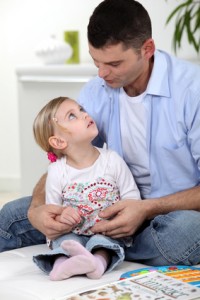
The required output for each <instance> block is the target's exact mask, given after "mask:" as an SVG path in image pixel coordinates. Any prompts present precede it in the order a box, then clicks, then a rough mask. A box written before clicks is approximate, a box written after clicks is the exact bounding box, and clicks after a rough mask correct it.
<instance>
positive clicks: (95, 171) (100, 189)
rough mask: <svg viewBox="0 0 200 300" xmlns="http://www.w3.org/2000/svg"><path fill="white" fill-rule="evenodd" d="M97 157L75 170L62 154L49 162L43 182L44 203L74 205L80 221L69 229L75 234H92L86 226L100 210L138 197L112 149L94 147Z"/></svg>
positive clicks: (121, 161)
mask: <svg viewBox="0 0 200 300" xmlns="http://www.w3.org/2000/svg"><path fill="white" fill-rule="evenodd" d="M97 149H98V151H99V152H100V155H99V157H98V159H97V160H96V161H95V163H94V164H93V165H92V166H90V167H89V168H84V169H80V170H79V169H75V168H73V167H71V166H69V165H68V164H67V159H66V157H62V158H61V159H58V160H57V161H56V162H54V163H51V164H50V165H49V168H48V176H47V181H46V203H48V204H58V205H63V206H72V207H74V208H77V209H78V210H79V212H80V214H81V216H82V221H81V223H80V224H78V226H76V227H75V228H74V229H73V232H74V233H76V234H84V235H92V234H93V233H92V231H91V230H90V228H91V227H92V226H93V225H94V224H95V223H96V222H98V221H100V218H99V216H98V213H99V211H100V210H103V209H104V208H106V207H108V206H110V205H112V204H114V203H115V202H117V201H119V200H121V199H140V193H139V190H138V188H137V186H136V183H135V180H134V178H133V176H132V174H131V172H130V170H129V168H128V166H127V165H126V163H125V162H124V160H123V159H122V158H121V157H120V156H119V155H118V154H117V153H116V152H114V151H112V150H107V149H102V148H97Z"/></svg>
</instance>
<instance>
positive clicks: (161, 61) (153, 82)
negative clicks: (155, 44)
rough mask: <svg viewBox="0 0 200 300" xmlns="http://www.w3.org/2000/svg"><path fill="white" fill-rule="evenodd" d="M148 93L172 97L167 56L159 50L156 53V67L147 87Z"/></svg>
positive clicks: (154, 66)
mask: <svg viewBox="0 0 200 300" xmlns="http://www.w3.org/2000/svg"><path fill="white" fill-rule="evenodd" d="M147 93H148V94H151V95H156V96H163V97H170V89H169V80H168V65H167V60H166V55H165V54H164V52H162V51H159V50H156V51H155V53H154V65H153V69H152V73H151V76H150V79H149V83H148V85H147Z"/></svg>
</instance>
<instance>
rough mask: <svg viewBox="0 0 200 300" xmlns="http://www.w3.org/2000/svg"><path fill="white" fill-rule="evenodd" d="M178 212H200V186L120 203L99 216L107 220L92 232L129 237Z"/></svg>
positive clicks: (96, 226)
mask: <svg viewBox="0 0 200 300" xmlns="http://www.w3.org/2000/svg"><path fill="white" fill-rule="evenodd" d="M177 210H196V211H200V187H199V186H198V187H194V188H191V189H188V190H185V191H181V192H178V193H175V194H171V195H168V196H164V197H161V198H155V199H146V200H142V201H139V200H130V199H129V200H122V201H119V202H117V203H115V204H114V205H112V206H110V207H108V208H106V209H105V210H104V211H102V212H101V213H100V214H99V216H100V217H101V218H104V219H105V220H103V221H101V222H99V223H97V224H95V226H94V227H93V228H92V231H93V232H94V233H98V232H99V233H105V234H106V235H108V236H111V237H113V238H120V237H124V236H129V235H132V234H134V233H135V232H136V231H137V230H138V228H139V227H140V226H141V225H142V224H143V223H144V222H145V221H146V220H150V219H152V218H153V217H155V216H157V215H161V214H166V213H169V212H171V211H177ZM110 218H112V219H111V220H108V219H110Z"/></svg>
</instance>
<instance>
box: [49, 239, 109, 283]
mask: <svg viewBox="0 0 200 300" xmlns="http://www.w3.org/2000/svg"><path fill="white" fill-rule="evenodd" d="M61 247H62V248H63V249H64V250H65V251H66V253H67V255H69V256H70V258H65V259H63V257H60V258H59V261H56V265H55V267H53V270H52V271H51V273H50V278H51V280H63V279H67V278H69V277H72V276H74V275H80V274H86V275H87V276H88V277H89V278H91V279H98V278H100V277H101V276H102V274H103V273H104V272H105V270H106V268H107V265H108V263H109V254H108V252H107V251H105V250H104V249H99V250H97V251H96V253H95V254H94V255H93V254H92V253H90V252H89V251H88V250H86V249H85V247H84V246H82V245H81V244H80V243H79V242H77V241H73V240H67V241H63V242H62V244H61Z"/></svg>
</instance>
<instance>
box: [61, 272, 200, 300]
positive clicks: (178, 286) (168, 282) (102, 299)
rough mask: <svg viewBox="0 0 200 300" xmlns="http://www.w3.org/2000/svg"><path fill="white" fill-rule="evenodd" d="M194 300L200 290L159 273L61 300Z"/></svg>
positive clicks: (122, 281) (199, 296)
mask: <svg viewBox="0 0 200 300" xmlns="http://www.w3.org/2000/svg"><path fill="white" fill-rule="evenodd" d="M136 299H137V300H174V299H178V300H192V299H200V288H198V287H195V286H192V285H190V284H188V283H184V282H182V281H179V280H176V279H174V278H171V277H169V276H166V275H163V274H160V273H158V272H156V271H155V272H151V273H147V274H144V275H138V276H134V277H131V278H127V279H124V280H119V281H117V282H113V283H110V284H106V285H103V286H101V287H98V288H96V289H93V290H90V291H85V292H82V293H79V294H74V295H71V296H67V297H65V298H62V299H60V300H136Z"/></svg>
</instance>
